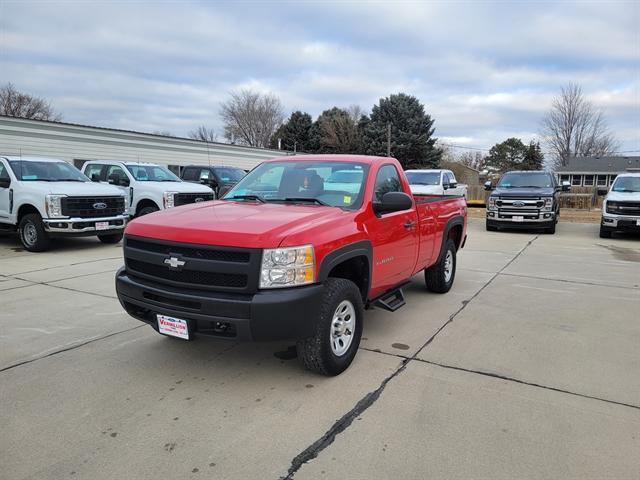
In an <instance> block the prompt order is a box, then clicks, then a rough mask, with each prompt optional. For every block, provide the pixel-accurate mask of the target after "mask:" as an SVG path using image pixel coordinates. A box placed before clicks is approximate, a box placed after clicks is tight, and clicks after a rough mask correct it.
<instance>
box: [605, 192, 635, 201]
mask: <svg viewBox="0 0 640 480" xmlns="http://www.w3.org/2000/svg"><path fill="white" fill-rule="evenodd" d="M605 200H607V201H611V202H623V201H627V202H640V192H614V191H613V190H611V191H610V192H609V193H607V196H606V197H605Z"/></svg>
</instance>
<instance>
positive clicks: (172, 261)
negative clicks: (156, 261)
mask: <svg viewBox="0 0 640 480" xmlns="http://www.w3.org/2000/svg"><path fill="white" fill-rule="evenodd" d="M164 263H165V265H169V268H180V267H183V266H184V264H185V263H187V262H185V261H183V260H180V259H179V258H176V257H171V258H165V259H164Z"/></svg>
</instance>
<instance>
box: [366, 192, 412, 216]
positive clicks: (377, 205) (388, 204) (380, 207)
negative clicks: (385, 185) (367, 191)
mask: <svg viewBox="0 0 640 480" xmlns="http://www.w3.org/2000/svg"><path fill="white" fill-rule="evenodd" d="M412 206H413V199H412V198H411V197H410V196H409V195H407V194H406V193H404V192H387V193H385V194H384V195H383V196H382V201H381V202H374V203H373V211H374V212H375V213H377V214H379V215H382V214H385V213H392V212H400V211H402V210H409V209H410V208H411V207H412Z"/></svg>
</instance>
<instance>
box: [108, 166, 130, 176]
mask: <svg viewBox="0 0 640 480" xmlns="http://www.w3.org/2000/svg"><path fill="white" fill-rule="evenodd" d="M114 173H115V174H116V175H120V177H122V178H129V177H127V174H126V173H124V170H123V169H122V168H121V167H119V166H118V165H110V166H109V168H108V169H107V179H108V178H109V177H110V176H111V175H113V174H114Z"/></svg>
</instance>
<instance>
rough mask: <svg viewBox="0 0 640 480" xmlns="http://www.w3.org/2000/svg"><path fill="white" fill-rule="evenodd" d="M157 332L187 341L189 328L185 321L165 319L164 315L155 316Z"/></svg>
mask: <svg viewBox="0 0 640 480" xmlns="http://www.w3.org/2000/svg"><path fill="white" fill-rule="evenodd" d="M157 317H158V331H159V332H160V333H164V334H165V335H171V336H172V337H178V338H184V339H185V340H189V326H188V325H187V321H186V320H182V319H180V318H174V317H167V316H166V315H157Z"/></svg>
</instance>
